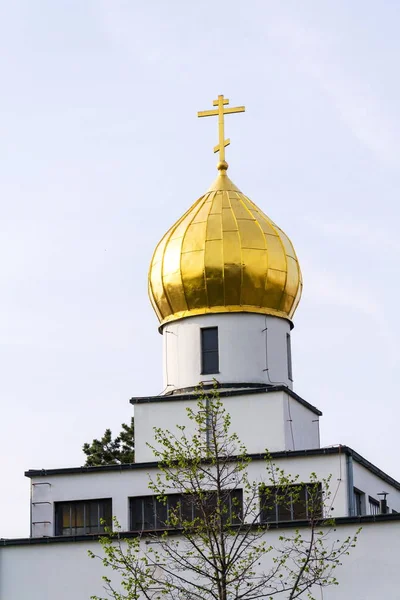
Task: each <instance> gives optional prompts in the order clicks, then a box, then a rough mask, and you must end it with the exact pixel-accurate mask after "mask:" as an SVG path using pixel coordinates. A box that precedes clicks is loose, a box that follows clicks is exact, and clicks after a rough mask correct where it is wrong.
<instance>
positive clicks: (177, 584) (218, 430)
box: [89, 388, 358, 600]
mask: <svg viewBox="0 0 400 600" xmlns="http://www.w3.org/2000/svg"><path fill="white" fill-rule="evenodd" d="M187 413H188V418H189V422H190V424H191V426H190V427H188V428H187V427H186V426H185V425H179V426H177V428H176V432H171V431H168V430H163V429H160V428H156V429H155V445H154V447H152V448H153V451H154V453H155V456H156V457H157V459H158V461H159V470H158V473H157V475H156V477H155V478H154V479H151V480H150V482H149V488H150V490H151V491H152V492H153V495H154V507H155V508H154V510H155V511H157V522H158V524H159V526H158V530H157V531H156V532H154V531H152V532H144V531H142V532H140V533H139V534H138V535H137V536H136V537H133V538H128V539H125V538H124V536H123V535H122V534H121V532H120V530H119V526H118V523H117V522H114V531H111V529H108V530H107V531H108V535H107V536H104V537H102V538H101V539H100V543H101V545H102V548H103V553H104V555H103V557H100V556H98V555H95V554H94V553H93V552H89V554H90V556H91V557H92V558H101V560H102V561H103V564H104V566H105V567H108V568H111V569H112V570H113V571H114V572H117V573H118V583H117V584H113V582H112V581H111V579H110V578H109V577H107V576H104V577H103V579H104V581H105V588H106V590H107V593H108V596H111V597H112V598H114V599H115V600H139V599H141V598H145V599H146V600H159V599H161V598H170V599H171V600H172V599H174V600H258V599H264V600H268V599H271V598H273V597H274V596H278V595H281V596H282V597H284V598H287V599H288V600H293V599H295V598H300V597H304V598H305V597H307V598H309V599H312V598H313V589H315V586H320V587H326V586H330V585H335V584H337V583H338V582H337V579H336V577H335V569H336V568H337V567H338V566H339V565H340V564H341V559H342V557H343V556H344V555H346V554H348V553H349V550H350V549H351V548H352V547H354V545H355V543H356V539H357V534H356V535H355V536H350V537H347V538H346V539H343V540H339V539H336V536H335V538H334V539H333V541H332V532H333V528H334V522H333V521H332V519H330V518H329V511H330V509H331V506H330V501H331V500H330V499H331V493H330V490H329V478H328V479H324V480H321V481H320V480H318V478H317V476H316V474H315V473H312V474H311V475H310V477H309V480H308V481H307V482H300V481H299V478H298V477H297V476H291V475H287V474H285V473H284V471H283V470H282V469H280V468H279V467H277V466H276V465H275V464H274V463H273V462H272V461H271V458H270V456H269V455H268V454H267V453H266V459H265V475H264V477H263V478H262V480H261V479H258V480H255V479H254V476H251V475H250V473H249V471H250V466H251V458H250V457H249V456H248V454H247V451H246V448H245V447H244V446H243V444H242V443H241V442H240V440H239V438H238V436H237V435H236V434H235V433H231V432H230V425H231V421H230V416H229V414H228V413H227V412H226V410H225V409H224V407H223V404H222V402H221V400H220V398H219V394H218V390H217V389H216V388H214V390H212V391H211V392H204V391H202V390H200V391H199V400H198V403H197V410H192V409H188V411H187ZM294 509H295V510H296V519H300V520H299V521H298V523H297V526H296V527H294V526H292V527H290V528H287V527H286V528H284V529H282V530H280V534H279V536H277V535H275V536H273V537H274V539H275V540H276V539H277V538H278V542H277V543H275V544H271V543H270V542H269V538H271V537H272V536H268V532H269V530H271V529H272V528H276V527H277V522H279V520H280V519H282V520H284V519H285V518H286V519H287V518H288V515H289V514H290V515H291V516H292V518H293V510H294ZM289 518H290V517H289ZM357 533H358V532H357ZM115 585H118V586H119V587H120V589H121V590H122V591H117V589H116V588H115ZM92 599H93V600H104V599H100V598H99V597H97V596H92Z"/></svg>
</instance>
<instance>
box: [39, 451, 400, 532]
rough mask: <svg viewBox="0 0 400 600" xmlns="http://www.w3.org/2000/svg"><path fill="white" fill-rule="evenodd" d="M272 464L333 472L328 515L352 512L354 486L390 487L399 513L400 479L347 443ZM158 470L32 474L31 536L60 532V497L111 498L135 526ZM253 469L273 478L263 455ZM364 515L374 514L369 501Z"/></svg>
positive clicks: (259, 477)
mask: <svg viewBox="0 0 400 600" xmlns="http://www.w3.org/2000/svg"><path fill="white" fill-rule="evenodd" d="M360 461H362V462H360ZM273 463H274V464H275V465H276V466H277V467H279V468H281V469H283V470H284V471H285V473H286V474H287V475H292V476H294V475H298V476H299V480H300V481H302V482H305V483H306V482H308V481H310V474H311V473H312V472H314V473H315V474H316V476H317V478H318V479H319V480H320V481H322V480H324V479H327V478H328V477H331V481H330V491H331V496H332V499H333V501H332V505H331V506H329V515H328V514H327V515H325V516H331V517H335V518H338V517H347V516H352V515H353V514H354V510H353V507H352V498H353V488H356V489H357V490H360V491H361V492H362V493H364V494H365V495H366V498H368V497H369V496H371V497H372V498H374V499H379V496H378V493H379V492H381V491H382V490H385V491H386V492H388V498H387V499H388V504H389V506H390V509H391V510H395V511H398V512H400V484H396V482H394V481H393V483H392V484H391V483H390V478H388V477H387V476H386V475H385V476H384V477H385V478H382V477H381V476H379V472H378V473H377V471H378V470H377V469H376V468H375V467H373V465H369V463H367V461H365V460H364V459H363V458H362V457H360V456H359V455H357V454H356V453H354V452H353V451H350V450H349V449H347V448H346V447H337V448H322V449H319V450H318V449H315V450H314V451H309V452H302V451H301V450H299V451H297V452H280V453H276V454H275V455H273ZM374 470H375V472H374ZM156 473H157V465H156V463H145V464H139V463H138V464H135V465H132V466H129V465H126V466H122V467H118V466H115V467H109V468H103V467H94V468H93V467H92V468H86V469H85V468H84V467H83V468H82V469H79V468H76V469H58V470H54V471H52V470H50V471H48V472H43V473H41V472H40V471H39V472H37V471H36V472H32V473H28V474H29V475H30V476H31V477H32V537H35V538H40V537H52V536H54V535H55V534H56V532H55V522H54V515H55V505H56V503H57V502H71V501H77V500H91V499H105V498H111V500H112V513H113V515H114V516H115V517H116V518H117V520H118V522H119V523H120V526H121V528H122V530H123V531H130V529H131V527H130V523H129V499H130V498H132V497H135V496H136V497H138V496H150V495H152V492H150V490H149V487H148V484H149V480H150V479H154V478H155V476H156ZM248 474H249V479H250V480H253V481H260V482H265V483H266V484H268V483H269V482H268V478H267V472H266V467H265V462H264V460H263V459H257V458H254V459H253V461H252V462H251V463H250V465H249V468H248ZM382 475H384V474H382ZM363 514H364V515H369V514H371V512H370V508H369V505H368V503H366V507H365V512H364V513H363Z"/></svg>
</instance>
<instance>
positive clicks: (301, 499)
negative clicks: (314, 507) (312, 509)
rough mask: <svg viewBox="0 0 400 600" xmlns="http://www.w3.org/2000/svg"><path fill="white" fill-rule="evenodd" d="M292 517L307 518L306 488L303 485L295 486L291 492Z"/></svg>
mask: <svg viewBox="0 0 400 600" xmlns="http://www.w3.org/2000/svg"><path fill="white" fill-rule="evenodd" d="M292 505H293V519H294V520H296V519H298V520H300V519H306V518H307V498H306V488H305V487H304V486H302V487H301V488H300V487H295V488H294V490H293V494H292Z"/></svg>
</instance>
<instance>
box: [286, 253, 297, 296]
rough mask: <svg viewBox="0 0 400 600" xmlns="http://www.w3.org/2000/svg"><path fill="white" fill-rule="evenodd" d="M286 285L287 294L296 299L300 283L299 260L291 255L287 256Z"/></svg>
mask: <svg viewBox="0 0 400 600" xmlns="http://www.w3.org/2000/svg"><path fill="white" fill-rule="evenodd" d="M286 260H287V262H286V266H287V268H286V286H285V294H288V295H289V296H291V297H292V298H293V300H294V298H295V296H296V292H297V288H298V285H299V269H298V266H297V261H296V260H295V259H294V258H292V257H291V256H287V257H286Z"/></svg>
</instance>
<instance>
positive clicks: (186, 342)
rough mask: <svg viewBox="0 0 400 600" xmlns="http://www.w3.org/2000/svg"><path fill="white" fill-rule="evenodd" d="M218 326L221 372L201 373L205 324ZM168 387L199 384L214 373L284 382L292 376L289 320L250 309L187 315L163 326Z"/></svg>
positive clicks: (224, 379)
mask: <svg viewBox="0 0 400 600" xmlns="http://www.w3.org/2000/svg"><path fill="white" fill-rule="evenodd" d="M202 327H218V338H219V370H220V372H219V373H216V374H215V375H202V374H201V352H200V329H201V328H202ZM162 333H163V373H164V387H165V388H166V391H171V389H177V388H186V387H193V386H197V385H198V384H199V382H200V381H204V380H210V379H212V378H213V377H215V378H216V379H217V380H218V381H219V382H221V383H243V382H246V383H266V384H274V385H278V384H283V385H286V386H288V387H289V388H292V386H293V383H292V381H290V380H289V376H288V358H287V340H286V334H290V323H289V321H287V320H286V319H281V318H279V317H270V316H265V315H257V314H251V313H226V314H225V313H224V314H215V315H214V314H208V315H201V316H196V317H187V318H185V319H181V320H179V321H174V322H172V323H168V324H167V325H165V326H164V327H163V330H162Z"/></svg>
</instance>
